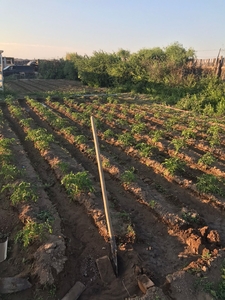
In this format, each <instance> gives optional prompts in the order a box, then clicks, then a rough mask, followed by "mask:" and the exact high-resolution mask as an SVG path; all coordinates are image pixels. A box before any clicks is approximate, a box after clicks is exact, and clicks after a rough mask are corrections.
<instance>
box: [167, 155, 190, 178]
mask: <svg viewBox="0 0 225 300" xmlns="http://www.w3.org/2000/svg"><path fill="white" fill-rule="evenodd" d="M163 165H164V166H165V168H166V169H167V170H168V171H169V173H170V174H171V175H174V174H175V172H176V171H184V168H185V162H183V161H181V160H180V159H179V158H177V157H170V158H167V159H165V161H164V163H163Z"/></svg>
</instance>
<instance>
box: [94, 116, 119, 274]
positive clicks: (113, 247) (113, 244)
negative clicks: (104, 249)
mask: <svg viewBox="0 0 225 300" xmlns="http://www.w3.org/2000/svg"><path fill="white" fill-rule="evenodd" d="M91 127H92V132H93V137H94V144H95V152H96V157H97V163H98V172H99V177H100V183H101V189H102V198H103V203H104V209H105V216H106V222H107V227H108V232H109V238H110V244H111V252H112V257H113V261H114V265H115V270H116V275H118V266H117V247H116V241H115V236H114V234H113V228H112V221H111V217H110V212H109V204H108V198H107V192H106V187H105V179H104V173H103V170H102V164H101V158H100V149H99V143H98V136H97V130H96V126H95V120H94V117H93V116H91Z"/></svg>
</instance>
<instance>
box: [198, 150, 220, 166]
mask: <svg viewBox="0 0 225 300" xmlns="http://www.w3.org/2000/svg"><path fill="white" fill-rule="evenodd" d="M215 160H216V159H215V157H214V156H213V155H212V154H211V153H209V152H207V153H205V154H204V155H202V157H201V158H199V160H198V164H200V165H205V166H211V165H212V163H214V162H215Z"/></svg>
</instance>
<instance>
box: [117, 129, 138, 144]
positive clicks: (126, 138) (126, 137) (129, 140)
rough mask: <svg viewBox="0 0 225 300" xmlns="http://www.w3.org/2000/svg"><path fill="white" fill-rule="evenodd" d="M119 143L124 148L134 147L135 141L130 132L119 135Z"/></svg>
mask: <svg viewBox="0 0 225 300" xmlns="http://www.w3.org/2000/svg"><path fill="white" fill-rule="evenodd" d="M118 141H119V142H120V143H121V144H123V145H124V146H132V145H133V144H134V142H135V139H134V138H133V136H132V135H131V134H130V133H129V132H125V133H122V134H120V135H118Z"/></svg>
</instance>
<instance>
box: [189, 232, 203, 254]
mask: <svg viewBox="0 0 225 300" xmlns="http://www.w3.org/2000/svg"><path fill="white" fill-rule="evenodd" d="M186 243H187V245H188V246H189V247H190V251H191V253H193V254H201V252H202V238H201V237H200V236H198V235H197V234H194V233H192V234H191V235H190V236H189V237H188V238H187V240H186Z"/></svg>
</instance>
